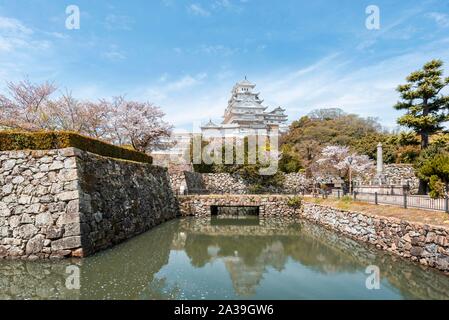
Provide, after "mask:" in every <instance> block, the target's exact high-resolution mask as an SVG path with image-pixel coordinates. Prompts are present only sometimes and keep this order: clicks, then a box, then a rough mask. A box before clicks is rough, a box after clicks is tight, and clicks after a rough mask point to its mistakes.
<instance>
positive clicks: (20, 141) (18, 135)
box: [0, 131, 153, 163]
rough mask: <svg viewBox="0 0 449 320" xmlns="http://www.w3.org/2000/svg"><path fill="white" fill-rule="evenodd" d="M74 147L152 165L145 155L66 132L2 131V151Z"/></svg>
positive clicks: (0, 141)
mask: <svg viewBox="0 0 449 320" xmlns="http://www.w3.org/2000/svg"><path fill="white" fill-rule="evenodd" d="M69 147H74V148H78V149H81V150H84V151H89V152H92V153H95V154H98V155H101V156H105V157H111V158H118V159H125V160H131V161H137V162H146V163H152V160H153V159H152V158H151V157H150V156H149V155H147V154H144V153H141V152H138V151H135V150H130V149H126V148H121V147H118V146H114V145H111V144H108V143H105V142H103V141H100V140H97V139H93V138H89V137H85V136H82V135H79V134H77V133H74V132H65V131H58V132H52V131H36V132H20V131H0V150H1V151H9V150H51V149H62V148H69Z"/></svg>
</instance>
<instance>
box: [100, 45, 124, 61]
mask: <svg viewBox="0 0 449 320" xmlns="http://www.w3.org/2000/svg"><path fill="white" fill-rule="evenodd" d="M103 57H105V58H106V59H108V60H110V61H120V60H125V59H126V55H125V54H124V53H123V52H122V51H121V50H120V49H119V48H118V46H116V45H111V46H110V47H109V50H108V51H106V52H103Z"/></svg>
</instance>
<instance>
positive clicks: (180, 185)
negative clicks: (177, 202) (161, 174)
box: [169, 169, 205, 194]
mask: <svg viewBox="0 0 449 320" xmlns="http://www.w3.org/2000/svg"><path fill="white" fill-rule="evenodd" d="M169 175H170V184H171V187H172V190H173V192H174V193H175V194H184V193H201V192H202V191H204V192H205V186H204V181H203V176H202V174H201V173H197V172H192V171H183V170H176V169H169Z"/></svg>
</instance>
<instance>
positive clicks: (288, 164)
mask: <svg viewBox="0 0 449 320" xmlns="http://www.w3.org/2000/svg"><path fill="white" fill-rule="evenodd" d="M281 150H282V155H281V159H280V160H279V170H281V171H282V172H285V173H294V172H299V171H300V170H301V169H303V166H302V162H301V159H300V157H299V154H298V153H297V152H295V151H294V150H293V148H292V147H291V146H289V145H284V146H282V149H281Z"/></svg>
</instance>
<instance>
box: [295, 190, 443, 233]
mask: <svg viewBox="0 0 449 320" xmlns="http://www.w3.org/2000/svg"><path fill="white" fill-rule="evenodd" d="M303 201H304V202H311V203H316V204H319V205H326V206H330V207H334V208H337V209H341V210H347V211H357V212H363V213H367V214H370V215H375V216H378V217H389V218H397V219H400V220H407V221H410V222H418V223H422V224H429V225H437V226H444V227H446V228H449V214H447V213H445V212H440V211H430V210H420V209H411V208H409V209H404V208H401V207H396V206H390V205H375V204H371V203H366V202H361V201H354V200H352V199H340V200H338V199H332V198H328V199H321V198H310V197H305V198H303Z"/></svg>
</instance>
